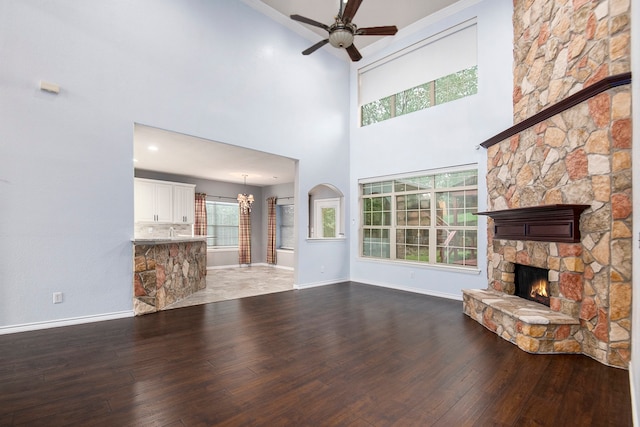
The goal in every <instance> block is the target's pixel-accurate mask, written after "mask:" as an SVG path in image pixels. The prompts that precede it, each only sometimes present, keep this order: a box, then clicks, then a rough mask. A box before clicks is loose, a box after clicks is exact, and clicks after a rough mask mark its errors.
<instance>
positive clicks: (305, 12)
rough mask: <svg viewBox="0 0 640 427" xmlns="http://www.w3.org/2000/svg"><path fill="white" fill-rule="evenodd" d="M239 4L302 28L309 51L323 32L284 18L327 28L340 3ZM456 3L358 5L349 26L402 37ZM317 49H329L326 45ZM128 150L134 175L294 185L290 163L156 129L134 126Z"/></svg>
mask: <svg viewBox="0 0 640 427" xmlns="http://www.w3.org/2000/svg"><path fill="white" fill-rule="evenodd" d="M243 1H245V2H246V3H248V4H252V3H258V4H261V5H262V8H261V9H262V11H263V12H265V15H267V16H270V17H271V18H274V19H276V20H277V21H278V22H281V23H285V24H286V25H287V26H289V27H290V28H296V29H301V27H306V30H305V29H304V28H302V31H301V32H299V34H302V35H303V36H305V37H307V38H309V45H312V44H314V43H316V42H317V41H319V40H322V39H324V38H326V37H327V32H326V31H324V30H323V29H321V28H317V27H313V26H310V25H306V24H302V23H300V22H296V21H293V20H291V19H289V16H290V15H292V14H297V15H302V16H304V17H307V18H310V19H313V20H315V21H318V22H321V23H324V24H327V25H330V24H331V23H333V20H334V17H335V15H336V14H337V12H338V8H339V1H341V0H243ZM457 1H458V0H395V1H393V2H391V1H387V0H363V2H362V4H361V5H360V8H359V9H358V12H357V13H356V15H355V17H354V20H353V22H354V23H355V24H356V25H357V26H358V27H361V28H362V27H374V26H382V25H395V26H397V27H398V29H399V31H400V32H402V29H403V28H406V27H407V26H409V25H411V24H413V23H415V22H417V21H419V20H420V19H422V18H424V17H426V16H428V15H431V14H433V13H435V12H437V11H438V10H440V9H443V8H445V7H447V6H450V5H452V4H454V3H456V2H457ZM265 5H266V6H265ZM265 9H267V10H266V11H265ZM259 10H260V9H259ZM267 12H268V13H267ZM296 26H297V27H296ZM309 30H310V31H309ZM396 37H397V35H396ZM381 38H382V37H375V36H358V37H357V38H356V42H355V44H356V47H357V48H358V49H362V48H363V47H365V46H367V45H369V44H370V43H373V42H375V41H376V40H379V39H381ZM322 49H335V48H333V47H331V46H329V45H327V46H325V47H323V48H322ZM361 52H362V51H361ZM339 53H342V52H339ZM343 57H344V60H345V61H349V57H348V55H347V54H346V52H345V53H344V55H343ZM133 145H134V158H135V160H136V162H135V164H134V167H135V168H136V169H145V170H151V171H157V172H164V173H171V174H176V175H185V176H192V177H195V178H202V179H209V180H213V181H223V182H234V183H242V182H243V180H244V177H243V175H245V174H246V175H247V184H248V185H255V186H267V185H276V184H284V183H291V182H294V180H295V161H294V160H292V159H289V158H285V157H280V156H276V155H273V154H268V153H263V152H259V151H254V150H249V149H246V148H241V147H237V146H233V145H228V144H223V143H221V142H217V141H209V140H205V139H201V138H196V137H193V136H189V135H183V134H179V133H174V132H169V131H166V130H162V129H157V128H152V127H148V126H142V125H136V126H135V131H134V144H133ZM150 145H155V146H156V147H157V148H158V151H150V150H149V149H148V147H149V146H150Z"/></svg>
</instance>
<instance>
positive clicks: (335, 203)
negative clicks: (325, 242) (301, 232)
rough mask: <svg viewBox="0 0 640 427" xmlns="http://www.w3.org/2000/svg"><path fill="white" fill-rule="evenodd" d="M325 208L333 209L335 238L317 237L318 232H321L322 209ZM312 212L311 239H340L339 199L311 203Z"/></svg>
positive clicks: (318, 200) (319, 200)
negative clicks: (334, 214)
mask: <svg viewBox="0 0 640 427" xmlns="http://www.w3.org/2000/svg"><path fill="white" fill-rule="evenodd" d="M326 208H334V209H335V212H336V225H335V228H336V236H328V237H324V236H321V235H319V232H321V230H323V228H324V227H322V209H326ZM313 211H314V215H313V218H314V221H313V222H314V224H313V238H314V239H337V238H339V237H340V229H341V228H340V226H341V224H340V215H341V213H340V198H338V197H336V198H331V199H317V200H315V201H314V202H313Z"/></svg>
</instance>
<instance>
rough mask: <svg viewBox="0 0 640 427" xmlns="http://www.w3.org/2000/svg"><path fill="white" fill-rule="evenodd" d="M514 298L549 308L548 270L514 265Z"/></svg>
mask: <svg viewBox="0 0 640 427" xmlns="http://www.w3.org/2000/svg"><path fill="white" fill-rule="evenodd" d="M515 267H516V268H515V287H516V291H515V294H516V296H519V297H520V298H525V299H528V300H530V301H535V302H538V303H540V304H544V305H546V306H547V307H549V270H547V269H544V268H538V267H531V266H528V265H522V264H516V265H515Z"/></svg>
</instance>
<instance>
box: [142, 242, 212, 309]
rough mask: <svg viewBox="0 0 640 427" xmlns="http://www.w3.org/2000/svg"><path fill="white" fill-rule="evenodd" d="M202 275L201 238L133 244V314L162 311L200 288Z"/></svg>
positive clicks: (203, 248)
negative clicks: (189, 240) (196, 240)
mask: <svg viewBox="0 0 640 427" xmlns="http://www.w3.org/2000/svg"><path fill="white" fill-rule="evenodd" d="M206 274H207V245H206V242H204V241H202V242H176V243H166V244H164V243H163V244H156V245H134V277H133V292H134V299H133V301H134V307H133V309H134V313H135V314H136V315H139V314H147V313H153V312H155V311H159V310H162V309H164V308H165V307H166V306H167V305H169V304H172V303H174V302H176V301H179V300H181V299H183V298H185V297H187V296H189V295H191V294H193V293H194V292H197V291H199V290H202V289H204V288H205V287H206V286H207V284H206Z"/></svg>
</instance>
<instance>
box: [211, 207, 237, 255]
mask: <svg viewBox="0 0 640 427" xmlns="http://www.w3.org/2000/svg"><path fill="white" fill-rule="evenodd" d="M206 207H207V247H212V248H215V247H227V246H231V247H233V246H238V220H239V210H238V204H237V203H224V202H210V201H208V200H207V203H206Z"/></svg>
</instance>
